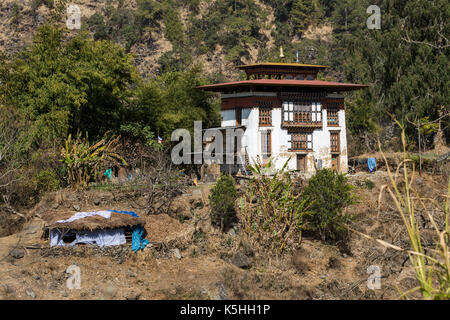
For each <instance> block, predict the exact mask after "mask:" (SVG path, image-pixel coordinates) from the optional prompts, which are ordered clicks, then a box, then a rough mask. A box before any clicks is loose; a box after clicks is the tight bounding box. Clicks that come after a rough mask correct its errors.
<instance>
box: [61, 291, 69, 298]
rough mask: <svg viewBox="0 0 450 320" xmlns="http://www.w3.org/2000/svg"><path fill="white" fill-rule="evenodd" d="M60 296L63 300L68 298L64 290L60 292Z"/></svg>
mask: <svg viewBox="0 0 450 320" xmlns="http://www.w3.org/2000/svg"><path fill="white" fill-rule="evenodd" d="M61 295H62V296H63V297H64V298H67V297H68V296H69V294H68V293H67V292H66V291H65V290H62V291H61Z"/></svg>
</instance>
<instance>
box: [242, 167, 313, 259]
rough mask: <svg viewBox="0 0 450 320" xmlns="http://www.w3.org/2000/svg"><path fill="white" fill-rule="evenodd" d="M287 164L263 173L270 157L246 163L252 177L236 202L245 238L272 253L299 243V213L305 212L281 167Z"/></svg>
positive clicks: (300, 218)
mask: <svg viewBox="0 0 450 320" xmlns="http://www.w3.org/2000/svg"><path fill="white" fill-rule="evenodd" d="M287 164H288V161H286V163H285V164H284V166H283V168H282V169H281V170H279V171H276V172H275V173H274V175H273V176H269V175H266V174H265V172H269V171H271V170H270V169H271V166H272V161H269V162H268V163H267V164H265V165H262V164H260V163H256V164H255V165H254V166H250V170H251V171H252V172H253V174H254V178H253V179H252V180H251V181H250V185H249V187H248V189H247V192H246V194H245V197H243V198H241V203H240V207H241V217H240V223H241V225H242V229H243V230H244V234H245V235H246V236H248V237H249V240H250V241H249V242H250V243H251V244H252V245H253V244H258V245H259V247H261V248H262V250H271V251H272V252H273V253H274V254H279V253H282V252H283V250H284V249H285V248H287V247H292V246H294V245H296V244H297V245H298V244H299V243H300V241H301V235H302V233H301V232H302V228H303V217H304V216H305V215H307V214H309V212H308V211H307V210H308V205H307V201H306V199H304V198H303V195H302V193H298V192H296V190H295V188H294V186H293V182H292V180H291V178H290V176H289V173H288V172H287V171H285V169H286V166H287Z"/></svg>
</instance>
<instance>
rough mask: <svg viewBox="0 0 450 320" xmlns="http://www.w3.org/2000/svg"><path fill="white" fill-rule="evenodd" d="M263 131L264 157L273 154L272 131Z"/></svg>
mask: <svg viewBox="0 0 450 320" xmlns="http://www.w3.org/2000/svg"><path fill="white" fill-rule="evenodd" d="M260 132H261V155H262V158H263V159H267V158H270V157H271V156H272V131H271V130H264V131H260Z"/></svg>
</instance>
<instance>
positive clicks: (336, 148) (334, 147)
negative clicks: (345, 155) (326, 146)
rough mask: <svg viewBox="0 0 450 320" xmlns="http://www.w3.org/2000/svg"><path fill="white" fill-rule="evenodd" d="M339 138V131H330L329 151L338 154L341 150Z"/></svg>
mask: <svg viewBox="0 0 450 320" xmlns="http://www.w3.org/2000/svg"><path fill="white" fill-rule="evenodd" d="M340 140H341V135H340V132H339V131H330V151H331V152H330V153H332V154H339V153H340V152H341V142H340ZM334 142H335V143H334Z"/></svg>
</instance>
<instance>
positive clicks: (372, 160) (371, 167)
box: [367, 158, 377, 172]
mask: <svg viewBox="0 0 450 320" xmlns="http://www.w3.org/2000/svg"><path fill="white" fill-rule="evenodd" d="M367 166H368V167H369V171H370V172H372V171H373V170H375V168H376V167H377V159H375V158H367Z"/></svg>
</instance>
